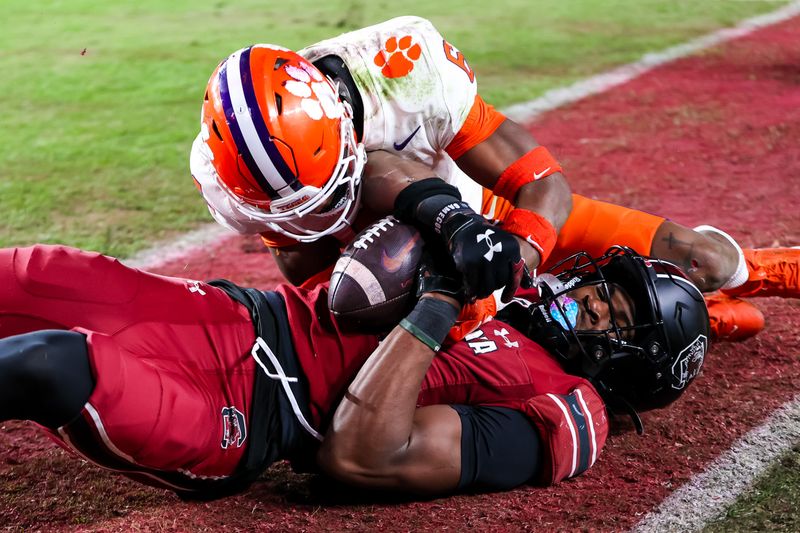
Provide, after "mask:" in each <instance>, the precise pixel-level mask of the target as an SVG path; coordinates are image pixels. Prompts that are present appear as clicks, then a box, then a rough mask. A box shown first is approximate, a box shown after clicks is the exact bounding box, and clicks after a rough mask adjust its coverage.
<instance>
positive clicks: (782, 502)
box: [703, 444, 800, 533]
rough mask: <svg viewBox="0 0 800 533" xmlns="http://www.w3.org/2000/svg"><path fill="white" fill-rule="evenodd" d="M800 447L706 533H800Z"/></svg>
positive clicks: (788, 455) (768, 473)
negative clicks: (777, 532) (760, 532)
mask: <svg viewBox="0 0 800 533" xmlns="http://www.w3.org/2000/svg"><path fill="white" fill-rule="evenodd" d="M798 502H800V444H798V445H797V446H795V447H794V448H793V449H792V450H791V451H790V452H789V453H788V454H786V455H785V456H784V457H783V458H782V459H781V461H780V462H779V463H778V464H776V465H775V466H773V467H772V468H771V469H770V471H769V472H767V473H766V474H765V476H764V477H763V478H762V479H761V480H760V481H759V482H758V483H757V484H756V485H755V487H753V488H752V489H751V490H750V491H749V492H748V493H747V494H745V495H744V496H743V497H742V498H740V499H739V501H738V502H736V504H734V505H733V506H732V507H731V508H730V509H728V511H727V512H726V513H725V515H724V516H723V517H722V518H720V519H719V520H717V521H715V522H713V523H711V524H709V525H708V526H707V527H706V528H705V529H704V530H703V531H704V533H728V532H730V533H739V532H743V531H800V506H799V505H798Z"/></svg>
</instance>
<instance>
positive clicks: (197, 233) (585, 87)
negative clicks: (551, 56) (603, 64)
mask: <svg viewBox="0 0 800 533" xmlns="http://www.w3.org/2000/svg"><path fill="white" fill-rule="evenodd" d="M796 15H800V0H794V1H793V2H790V3H789V4H787V5H786V6H784V7H782V8H780V9H778V10H776V11H773V12H771V13H766V14H764V15H759V16H757V17H753V18H751V19H747V20H744V21H742V22H740V23H739V24H738V25H737V26H736V27H734V28H725V29H722V30H718V31H716V32H713V33H711V34H709V35H706V36H704V37H699V38H697V39H694V40H692V41H689V42H688V43H685V44H681V45H677V46H673V47H671V48H667V49H666V50H663V51H661V52H655V53H652V54H646V55H644V56H643V57H642V59H640V60H639V61H636V62H634V63H631V64H629V65H624V66H622V67H619V68H616V69H614V70H612V71H610V72H606V73H604V74H598V75H596V76H592V77H589V78H586V79H585V80H582V81H578V82H576V83H574V84H572V85H570V86H568V87H564V88H561V89H553V90H551V91H547V92H546V93H545V94H544V95H542V96H540V97H539V98H536V99H535V100H531V101H530V102H525V103H522V104H517V105H512V106H510V107H507V108H505V109H503V110H502V111H503V113H505V115H506V116H507V117H509V118H511V119H513V120H515V121H517V122H523V123H524V122H528V121H530V120H532V119H534V118H535V117H536V116H537V115H539V114H541V113H543V112H545V111H550V110H552V109H555V108H557V107H561V106H563V105H566V104H569V103H572V102H576V101H578V100H580V99H582V98H585V97H587V96H590V95H593V94H598V93H601V92H603V91H606V90H608V89H611V88H612V87H615V86H617V85H620V84H622V83H625V82H627V81H630V80H632V79H634V78H635V77H637V76H640V75H642V74H644V73H645V72H647V71H648V70H651V69H653V68H655V67H656V66H658V65H662V64H664V63H667V62H669V61H673V60H675V59H679V58H681V57H683V56H686V55H689V54H692V53H694V52H698V51H700V50H703V49H704V48H708V47H711V46H714V45H717V44H720V43H723V42H725V41H729V40H731V39H735V38H737V37H742V36H744V35H747V34H748V33H752V32H753V31H755V30H757V29H760V28H763V27H765V26H770V25H772V24H777V23H779V22H782V21H784V20H788V19H790V18H792V17H794V16H796ZM226 236H229V237H232V235H231V233H230V230H225V229H224V228H222V227H221V226H219V225H218V224H209V225H207V226H204V227H201V228H199V229H197V230H194V231H192V232H190V233H187V234H186V235H184V236H182V237H179V238H178V239H176V240H174V241H170V242H164V243H159V244H156V245H154V246H152V247H150V248H147V249H146V250H142V251H141V252H138V253H136V254H135V255H133V256H131V257H130V258H129V259H126V260H124V261H123V262H124V263H125V264H127V265H130V266H132V267H136V268H145V269H147V268H157V267H159V266H161V265H164V264H165V263H168V262H170V261H173V260H176V259H180V258H181V257H184V256H185V255H187V254H189V253H191V252H194V251H197V250H201V249H203V248H205V247H207V246H210V245H214V244H217V243H219V242H221V241H222V240H223V239H224V238H225V237H226Z"/></svg>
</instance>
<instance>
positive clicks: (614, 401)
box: [595, 384, 644, 435]
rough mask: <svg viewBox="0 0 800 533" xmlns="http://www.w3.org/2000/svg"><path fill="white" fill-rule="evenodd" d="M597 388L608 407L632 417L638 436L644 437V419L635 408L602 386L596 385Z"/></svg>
mask: <svg viewBox="0 0 800 533" xmlns="http://www.w3.org/2000/svg"><path fill="white" fill-rule="evenodd" d="M595 387H596V388H597V391H598V392H599V393H600V396H601V397H602V398H603V401H605V402H606V406H607V407H608V408H609V409H610V410H611V411H612V412H617V413H624V414H626V415H628V416H630V417H631V421H632V422H633V427H634V428H635V429H636V434H637V435H644V424H643V423H642V418H641V417H640V416H639V413H638V412H637V411H636V408H635V407H633V406H632V405H631V404H630V403H629V402H628V401H627V400H626V399H625V398H624V397H622V396H621V395H619V394H616V393H614V392H612V391H610V390H608V389H607V388H606V387H604V386H603V385H602V384H595Z"/></svg>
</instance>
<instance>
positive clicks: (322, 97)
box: [283, 64, 344, 120]
mask: <svg viewBox="0 0 800 533" xmlns="http://www.w3.org/2000/svg"><path fill="white" fill-rule="evenodd" d="M301 65H302V67H303V68H300V67H296V66H294V65H286V66H284V67H283V68H284V69H286V73H287V74H288V75H289V76H290V77H291V78H292V80H290V81H287V82H286V85H285V87H286V90H287V91H289V92H290V93H292V94H293V95H295V96H297V97H298V98H302V99H303V100H302V101H301V103H300V107H301V108H302V109H303V111H305V113H306V115H308V118H310V119H312V120H319V119H321V118H322V117H323V115H324V116H326V117H328V118H334V119H335V118H341V117H342V115H343V114H344V106H342V105H341V103H339V100H338V96H337V95H336V92H335V91H334V90H333V87H331V84H330V83H328V82H327V81H325V80H324V79H323V78H322V77H321V76H320V74H319V72H318V71H317V69H313V70H312V69H311V68H308V67H306V65H304V64H301Z"/></svg>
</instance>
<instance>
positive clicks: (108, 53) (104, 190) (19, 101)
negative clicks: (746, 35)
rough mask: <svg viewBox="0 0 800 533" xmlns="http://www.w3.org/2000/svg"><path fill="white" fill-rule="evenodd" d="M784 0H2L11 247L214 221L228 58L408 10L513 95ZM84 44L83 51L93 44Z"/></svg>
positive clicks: (4, 202) (3, 176) (5, 211)
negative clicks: (192, 165)
mask: <svg viewBox="0 0 800 533" xmlns="http://www.w3.org/2000/svg"><path fill="white" fill-rule="evenodd" d="M780 3H781V2H772V1H747V2H745V1H735V0H724V1H723V0H704V1H703V2H697V1H696V0H673V1H669V2H667V1H664V0H539V1H536V2H531V1H530V0H505V1H503V2H501V3H498V4H496V6H497V7H496V9H493V10H491V11H487V10H486V8H485V3H484V2H474V3H470V2H466V3H464V2H461V1H455V0H441V1H439V2H430V1H427V0H426V1H419V0H407V1H404V2H402V3H400V2H398V3H394V2H388V1H383V0H380V1H377V2H375V1H373V2H367V1H363V0H350V1H346V0H332V1H326V2H311V1H307V0H306V1H284V2H274V1H272V2H270V1H265V0H241V1H237V2H233V1H225V0H215V1H204V0H191V1H189V0H172V1H170V2H164V1H162V0H139V1H136V2H125V3H121V2H106V1H101V0H62V1H54V0H49V1H46V0H38V1H30V0H25V1H22V0H6V1H5V2H4V5H3V21H2V23H1V24H2V27H1V28H0V29H1V30H2V31H0V71H2V72H3V75H2V76H0V95H2V96H1V97H0V98H2V100H0V104H2V113H3V120H2V124H3V127H2V128H0V246H10V245H20V244H29V243H32V242H58V243H66V244H71V245H75V246H80V247H84V248H89V249H94V250H98V251H101V252H105V253H110V254H114V255H118V256H122V257H124V256H127V255H130V254H131V253H133V252H135V251H136V250H138V249H141V248H143V247H146V246H147V245H148V244H150V243H152V242H153V241H155V240H160V239H164V238H167V237H170V236H172V235H174V234H176V233H179V232H184V231H187V230H189V229H191V228H193V227H196V226H197V225H199V224H201V223H203V222H209V221H210V220H211V219H210V217H209V216H208V214H207V212H206V210H205V206H204V204H203V202H202V200H201V199H200V198H199V196H198V195H197V193H196V191H195V189H194V187H193V186H192V182H191V179H190V176H189V171H188V152H189V147H190V145H191V141H192V139H193V137H194V135H195V132H196V131H197V129H198V117H199V111H200V99H201V96H202V94H203V90H204V88H205V83H206V80H207V78H208V76H209V75H210V73H211V71H212V70H213V68H214V66H215V65H216V64H217V62H218V61H219V60H220V59H222V58H223V57H224V56H225V55H227V54H228V53H230V52H232V51H233V50H235V49H237V48H240V47H242V46H244V45H247V44H249V43H253V42H276V43H280V44H283V45H286V46H289V47H292V48H299V47H302V46H303V45H306V44H309V43H311V42H314V41H316V40H319V39H321V38H324V37H328V36H332V35H335V34H338V33H341V32H343V31H346V30H349V29H353V28H356V27H360V26H363V25H367V24H371V23H375V22H378V21H380V20H384V19H387V18H390V17H392V16H397V15H401V14H409V13H414V14H419V15H422V16H425V17H428V18H430V19H431V20H432V21H433V22H434V24H436V25H437V27H438V28H439V30H440V31H442V33H443V34H444V35H445V36H446V37H447V38H448V40H449V41H451V42H452V43H453V44H455V45H456V46H458V47H459V48H460V49H461V50H462V51H463V52H464V53H465V55H466V56H467V58H468V59H469V61H470V64H471V65H472V67H473V69H474V70H475V71H476V72H477V73H478V76H479V80H480V86H481V92H482V94H483V95H484V97H485V98H486V99H487V100H489V101H490V102H492V103H494V104H496V105H499V106H504V105H507V104H510V103H513V102H517V101H523V100H527V99H530V98H533V97H535V96H537V95H539V94H541V93H542V92H543V91H545V90H546V89H549V88H552V87H555V86H561V85H564V84H567V83H570V82H572V81H574V80H576V79H579V78H582V77H585V76H588V75H590V74H592V73H596V72H599V71H603V70H606V69H608V68H610V67H612V66H614V65H618V64H620V63H625V62H629V61H632V60H635V59H636V58H638V57H640V56H641V55H642V54H643V53H645V52H647V51H653V50H659V49H662V48H664V47H666V46H669V45H671V44H675V43H677V42H682V41H685V40H687V39H689V38H691V37H694V36H697V35H700V34H704V33H707V32H709V31H711V30H713V29H716V28H719V27H722V26H728V25H732V24H734V23H735V22H736V21H737V20H740V19H743V18H746V17H749V16H752V15H754V14H756V13H760V12H764V11H769V10H772V9H775V8H776V7H777V5H778V4H780ZM84 50H85V53H82V52H83V51H84Z"/></svg>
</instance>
